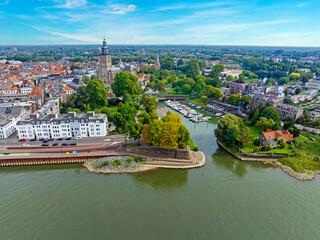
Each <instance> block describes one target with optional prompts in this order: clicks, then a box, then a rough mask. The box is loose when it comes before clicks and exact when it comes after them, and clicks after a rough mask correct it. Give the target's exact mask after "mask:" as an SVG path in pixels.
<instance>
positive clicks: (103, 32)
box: [0, 0, 320, 47]
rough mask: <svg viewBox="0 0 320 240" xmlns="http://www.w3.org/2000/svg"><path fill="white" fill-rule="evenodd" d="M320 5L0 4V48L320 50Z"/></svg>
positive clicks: (10, 0)
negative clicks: (171, 46) (115, 46)
mask: <svg viewBox="0 0 320 240" xmlns="http://www.w3.org/2000/svg"><path fill="white" fill-rule="evenodd" d="M319 9H320V1H319V0H310V1H308V0H306V1H300V0H230V1H229V0H224V1H222V0H217V1H204V0H197V1H190V0H184V1H172V0H171V1H170V0H161V1H160V0H153V1H150V0H132V1H131V0H124V1H113V0H111V1H105V0H95V1H94V0H0V30H1V31H0V45H16V44H20V45H21V44H97V43H101V41H102V39H103V37H104V36H106V38H107V41H108V42H109V43H110V44H205V45H260V46H316V47H320V14H319Z"/></svg>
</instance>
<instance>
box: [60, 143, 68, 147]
mask: <svg viewBox="0 0 320 240" xmlns="http://www.w3.org/2000/svg"><path fill="white" fill-rule="evenodd" d="M68 145H69V144H68V143H62V144H61V146H68Z"/></svg>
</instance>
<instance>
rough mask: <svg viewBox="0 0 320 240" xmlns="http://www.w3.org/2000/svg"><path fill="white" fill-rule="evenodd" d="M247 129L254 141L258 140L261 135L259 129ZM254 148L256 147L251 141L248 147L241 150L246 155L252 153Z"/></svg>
mask: <svg viewBox="0 0 320 240" xmlns="http://www.w3.org/2000/svg"><path fill="white" fill-rule="evenodd" d="M248 128H249V129H250V132H251V134H252V135H253V136H254V139H256V138H258V137H259V136H260V135H261V133H262V131H261V129H260V128H258V127H255V126H248ZM254 139H253V140H254ZM256 147H258V146H256V145H254V144H253V141H251V142H250V145H249V146H248V147H245V148H243V149H242V150H243V151H245V152H246V153H252V152H253V149H254V148H256Z"/></svg>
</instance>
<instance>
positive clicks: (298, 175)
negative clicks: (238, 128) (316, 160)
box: [217, 140, 320, 181]
mask: <svg viewBox="0 0 320 240" xmlns="http://www.w3.org/2000/svg"><path fill="white" fill-rule="evenodd" d="M217 143H218V145H219V147H221V148H222V149H223V150H225V151H226V152H228V153H229V154H230V155H232V156H233V157H235V158H237V159H238V160H240V161H248V162H261V163H262V164H267V165H269V166H272V167H276V168H280V169H281V170H282V171H284V172H285V173H287V174H288V175H289V176H291V177H293V178H295V179H297V180H300V181H310V180H312V179H314V178H315V176H316V174H320V171H307V172H305V173H303V172H296V171H294V170H293V169H292V168H291V167H289V166H286V165H284V164H282V163H280V162H279V161H278V160H279V159H274V158H265V157H259V156H257V155H254V156H250V155H249V154H246V156H240V155H238V154H236V153H233V152H232V151H230V150H229V149H228V148H226V147H225V146H224V145H223V144H222V143H221V142H219V141H218V140H217Z"/></svg>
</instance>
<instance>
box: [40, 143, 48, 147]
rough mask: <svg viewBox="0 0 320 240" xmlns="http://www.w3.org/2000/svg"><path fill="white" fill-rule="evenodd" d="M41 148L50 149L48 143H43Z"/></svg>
mask: <svg viewBox="0 0 320 240" xmlns="http://www.w3.org/2000/svg"><path fill="white" fill-rule="evenodd" d="M41 146H42V147H48V146H49V144H48V143H43V144H42V145H41Z"/></svg>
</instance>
